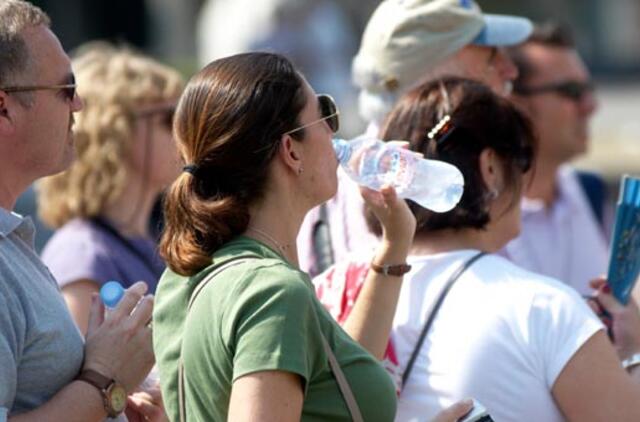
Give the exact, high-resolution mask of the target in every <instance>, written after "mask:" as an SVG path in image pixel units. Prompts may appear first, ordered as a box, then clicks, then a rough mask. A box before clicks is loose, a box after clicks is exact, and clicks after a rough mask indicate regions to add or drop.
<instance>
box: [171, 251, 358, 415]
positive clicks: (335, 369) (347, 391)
mask: <svg viewBox="0 0 640 422" xmlns="http://www.w3.org/2000/svg"><path fill="white" fill-rule="evenodd" d="M250 259H259V257H257V256H255V255H244V256H239V257H237V258H233V259H230V260H229V261H226V262H225V263H223V264H222V265H220V266H219V267H217V268H214V269H213V270H212V271H211V273H210V274H209V275H207V276H206V277H205V278H204V279H203V280H202V281H201V282H200V283H199V284H198V286H197V287H196V288H195V289H194V291H193V293H192V294H191V298H190V299H189V304H188V305H187V314H188V313H189V311H190V310H191V306H193V303H194V302H195V300H196V299H197V297H198V295H199V294H200V292H202V290H203V289H204V288H205V287H206V285H207V284H208V283H209V282H210V281H211V280H213V279H214V278H215V277H216V276H217V275H218V274H220V273H221V272H222V271H224V270H226V269H227V268H230V267H233V266H236V265H240V264H242V263H244V262H246V261H248V260H250ZM316 318H317V314H316ZM318 325H319V322H318ZM320 335H321V339H322V346H323V348H324V351H325V353H326V355H327V358H328V360H329V366H330V367H331V372H332V373H333V375H334V376H335V378H336V382H337V383H338V387H339V389H340V393H341V394H342V396H343V397H344V400H345V402H346V403H347V408H348V409H349V413H350V414H351V418H352V419H353V421H354V422H363V421H364V419H363V418H362V414H361V413H360V408H359V407H358V403H357V402H356V399H355V396H354V395H353V391H351V387H350V386H349V382H348V381H347V378H346V377H345V375H344V372H342V368H341V367H340V363H338V359H337V358H336V356H335V354H334V353H333V351H332V350H331V346H329V342H327V339H326V338H325V336H324V334H322V332H320ZM184 375H185V373H184V365H183V362H182V348H181V350H180V357H179V358H178V408H179V418H180V422H186V420H187V412H186V402H185V386H184Z"/></svg>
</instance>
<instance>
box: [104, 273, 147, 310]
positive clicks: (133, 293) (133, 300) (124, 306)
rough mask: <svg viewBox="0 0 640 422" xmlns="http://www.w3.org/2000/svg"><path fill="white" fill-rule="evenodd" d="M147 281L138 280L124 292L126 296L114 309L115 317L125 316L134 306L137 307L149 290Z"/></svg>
mask: <svg viewBox="0 0 640 422" xmlns="http://www.w3.org/2000/svg"><path fill="white" fill-rule="evenodd" d="M147 288H148V287H147V283H145V282H144V281H138V282H137V283H135V284H134V285H133V286H131V287H129V288H128V289H127V290H125V292H124V296H123V297H122V300H120V303H118V306H117V307H116V309H115V310H114V311H113V313H112V315H113V317H114V318H123V317H126V316H128V315H129V314H131V311H133V308H135V307H136V305H137V304H138V302H139V301H140V299H142V296H143V295H144V294H145V293H146V292H147Z"/></svg>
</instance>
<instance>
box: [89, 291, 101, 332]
mask: <svg viewBox="0 0 640 422" xmlns="http://www.w3.org/2000/svg"><path fill="white" fill-rule="evenodd" d="M103 321H104V305H103V304H102V301H101V300H99V299H98V293H93V294H92V295H91V308H90V309H89V325H88V326H87V336H89V335H91V334H93V332H95V330H97V329H98V327H100V324H102V322H103Z"/></svg>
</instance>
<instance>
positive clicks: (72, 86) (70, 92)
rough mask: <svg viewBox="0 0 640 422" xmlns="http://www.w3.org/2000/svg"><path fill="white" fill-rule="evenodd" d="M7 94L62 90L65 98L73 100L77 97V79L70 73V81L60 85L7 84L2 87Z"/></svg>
mask: <svg viewBox="0 0 640 422" xmlns="http://www.w3.org/2000/svg"><path fill="white" fill-rule="evenodd" d="M0 91H4V92H6V93H7V94H10V93H12V92H30V91H61V92H62V94H63V95H64V97H65V99H67V100H69V101H73V99H74V98H75V97H76V79H75V77H74V75H70V77H69V82H68V83H66V84H58V85H26V86H7V87H4V88H0Z"/></svg>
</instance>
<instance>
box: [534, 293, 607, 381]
mask: <svg viewBox="0 0 640 422" xmlns="http://www.w3.org/2000/svg"><path fill="white" fill-rule="evenodd" d="M562 287H563V288H562V289H561V290H560V289H553V290H552V291H544V292H540V293H538V294H536V295H535V296H534V298H533V301H532V306H531V316H530V318H529V324H530V326H529V329H530V332H531V334H532V335H531V339H532V347H534V348H535V354H536V355H537V356H539V357H540V359H541V360H540V364H541V365H542V368H541V369H542V372H541V373H543V374H544V375H545V381H546V383H547V387H548V388H549V389H551V388H552V387H553V385H554V383H555V381H556V379H557V378H558V375H560V372H561V371H562V369H563V368H564V367H565V365H566V364H567V362H569V360H570V359H571V358H572V357H573V355H574V354H575V353H576V352H577V351H578V350H579V349H580V347H582V345H583V344H584V343H585V342H586V341H587V340H589V339H590V338H591V336H593V335H594V334H595V333H596V332H598V331H599V330H601V329H603V327H604V326H603V324H602V323H601V322H600V320H599V319H598V318H597V317H596V315H595V314H594V313H593V311H591V309H590V308H589V307H588V306H587V304H586V303H585V302H584V300H583V299H582V298H581V297H580V296H579V295H578V294H577V293H576V292H575V291H573V290H570V289H569V288H568V287H565V286H562Z"/></svg>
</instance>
